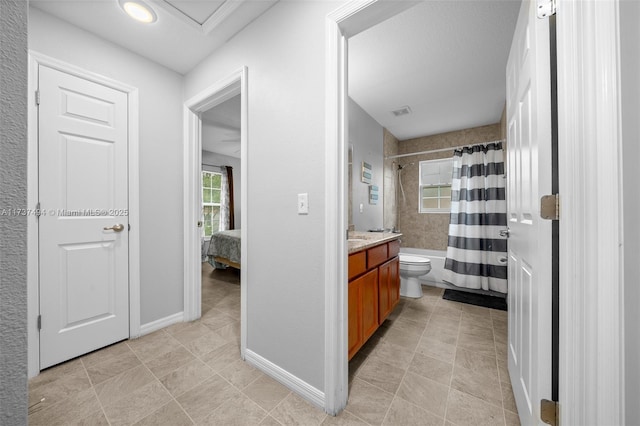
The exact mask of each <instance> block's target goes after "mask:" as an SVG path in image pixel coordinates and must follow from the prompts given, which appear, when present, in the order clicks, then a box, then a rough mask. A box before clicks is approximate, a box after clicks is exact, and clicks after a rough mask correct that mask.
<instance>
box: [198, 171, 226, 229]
mask: <svg viewBox="0 0 640 426" xmlns="http://www.w3.org/2000/svg"><path fill="white" fill-rule="evenodd" d="M205 173H208V174H210V175H220V199H222V173H221V172H214V171H212V170H202V173H201V174H200V181H201V182H202V177H203V176H204V174H205ZM214 189H215V188H214ZM200 193H201V194H200V196H201V197H202V214H201V217H202V237H203V238H209V237H211V235H207V234H206V231H205V230H206V228H207V227H206V226H205V225H206V224H205V220H204V208H205V207H209V206H210V207H220V208H222V206H221V204H222V203H206V202H205V201H204V185H200ZM220 218H221V216H218V230H219V229H220Z"/></svg>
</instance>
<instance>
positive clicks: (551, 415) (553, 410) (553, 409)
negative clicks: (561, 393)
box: [540, 399, 558, 426]
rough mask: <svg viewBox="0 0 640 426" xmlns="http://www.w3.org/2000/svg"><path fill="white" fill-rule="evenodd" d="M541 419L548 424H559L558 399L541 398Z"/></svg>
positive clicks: (554, 425) (556, 425)
mask: <svg viewBox="0 0 640 426" xmlns="http://www.w3.org/2000/svg"><path fill="white" fill-rule="evenodd" d="M540 420H542V421H543V422H544V423H546V424H548V425H553V426H558V403H557V402H556V401H549V400H548V399H541V400H540Z"/></svg>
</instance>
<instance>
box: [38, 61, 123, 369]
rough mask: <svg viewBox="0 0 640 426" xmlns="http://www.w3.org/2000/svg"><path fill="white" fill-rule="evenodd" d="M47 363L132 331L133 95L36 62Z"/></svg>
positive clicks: (42, 353) (42, 362)
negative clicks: (130, 113) (130, 108)
mask: <svg viewBox="0 0 640 426" xmlns="http://www.w3.org/2000/svg"><path fill="white" fill-rule="evenodd" d="M39 91H40V106H39V110H38V113H39V116H38V130H39V142H38V145H39V147H38V150H39V151H38V162H39V200H40V207H41V209H42V216H40V219H39V250H40V251H39V268H40V271H39V276H40V315H41V316H42V317H41V323H42V329H41V331H40V368H46V367H49V366H51V365H54V364H57V363H60V362H62V361H65V360H68V359H70V358H73V357H76V356H78V355H82V354H84V353H87V352H90V351H92V350H95V349H98V348H101V347H104V346H106V345H109V344H111V343H114V342H117V341H119V340H123V339H126V338H127V337H128V336H129V265H128V223H129V222H128V210H127V207H128V205H127V199H128V193H127V191H128V184H127V159H128V157H127V144H128V140H127V133H128V123H127V94H125V93H123V92H120V91H117V90H114V89H111V88H109V87H105V86H103V85H101V84H97V83H94V82H91V81H88V80H85V79H82V78H78V77H75V76H72V75H69V74H66V73H63V72H60V71H57V70H54V69H52V68H48V67H45V66H40V67H39Z"/></svg>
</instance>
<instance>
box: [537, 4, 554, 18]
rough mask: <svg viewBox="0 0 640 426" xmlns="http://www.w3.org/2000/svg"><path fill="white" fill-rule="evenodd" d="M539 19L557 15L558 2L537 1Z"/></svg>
mask: <svg viewBox="0 0 640 426" xmlns="http://www.w3.org/2000/svg"><path fill="white" fill-rule="evenodd" d="M536 6H537V7H536V13H537V15H538V19H545V18H548V17H549V16H551V15H555V14H556V0H536Z"/></svg>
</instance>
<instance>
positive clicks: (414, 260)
mask: <svg viewBox="0 0 640 426" xmlns="http://www.w3.org/2000/svg"><path fill="white" fill-rule="evenodd" d="M400 263H402V264H405V265H424V264H431V260H429V259H427V258H426V257H422V256H412V255H409V254H401V255H400Z"/></svg>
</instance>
